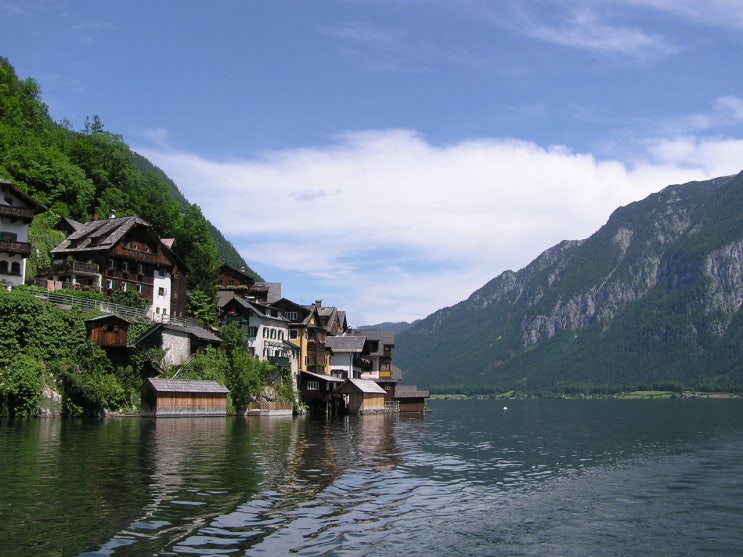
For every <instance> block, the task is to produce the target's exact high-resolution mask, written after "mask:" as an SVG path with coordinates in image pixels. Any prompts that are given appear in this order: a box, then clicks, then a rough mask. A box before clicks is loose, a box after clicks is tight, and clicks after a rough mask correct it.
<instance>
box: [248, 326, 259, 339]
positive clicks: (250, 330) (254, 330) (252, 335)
mask: <svg viewBox="0 0 743 557" xmlns="http://www.w3.org/2000/svg"><path fill="white" fill-rule="evenodd" d="M257 334H258V327H248V337H250V338H255V336H256V335H257Z"/></svg>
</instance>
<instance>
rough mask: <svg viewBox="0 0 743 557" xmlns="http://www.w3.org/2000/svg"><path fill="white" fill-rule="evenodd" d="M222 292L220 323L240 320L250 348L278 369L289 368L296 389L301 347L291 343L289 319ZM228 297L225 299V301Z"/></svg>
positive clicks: (256, 304)
mask: <svg viewBox="0 0 743 557" xmlns="http://www.w3.org/2000/svg"><path fill="white" fill-rule="evenodd" d="M221 294H223V293H220V295H219V297H218V298H219V310H220V325H221V326H224V325H227V324H229V323H239V324H240V325H241V327H242V329H243V331H244V332H245V338H246V347H247V349H248V351H249V352H250V353H251V354H252V355H253V356H255V357H257V358H258V359H260V360H267V361H269V362H271V363H272V364H274V365H275V366H276V367H278V368H279V369H286V370H288V371H290V375H291V378H292V386H293V388H295V389H296V388H297V374H298V373H299V356H300V348H299V346H297V345H296V344H293V343H291V342H289V320H288V319H287V318H286V317H283V316H281V315H279V312H278V311H277V310H276V309H274V308H272V307H271V306H267V305H265V304H261V303H258V302H255V301H250V300H249V299H248V298H247V297H245V296H237V295H236V296H232V297H223V296H222V295H221ZM225 300H226V301H225Z"/></svg>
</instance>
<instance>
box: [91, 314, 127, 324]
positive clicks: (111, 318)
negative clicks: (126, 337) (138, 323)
mask: <svg viewBox="0 0 743 557" xmlns="http://www.w3.org/2000/svg"><path fill="white" fill-rule="evenodd" d="M106 321H118V322H120V323H121V324H123V325H127V326H129V325H131V323H130V322H129V321H127V320H126V319H124V318H123V317H119V316H118V315H115V314H113V313H109V314H108V315H101V316H99V317H91V318H90V319H86V320H85V324H86V325H87V324H91V325H96V324H97V323H99V322H100V323H105V322H106Z"/></svg>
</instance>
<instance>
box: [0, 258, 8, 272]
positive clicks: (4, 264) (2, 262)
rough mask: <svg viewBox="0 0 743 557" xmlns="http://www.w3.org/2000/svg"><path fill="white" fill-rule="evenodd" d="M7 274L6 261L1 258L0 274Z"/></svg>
mask: <svg viewBox="0 0 743 557" xmlns="http://www.w3.org/2000/svg"><path fill="white" fill-rule="evenodd" d="M7 274H8V262H7V261H5V260H3V261H0V275H7Z"/></svg>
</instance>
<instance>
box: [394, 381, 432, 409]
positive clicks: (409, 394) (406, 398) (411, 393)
mask: <svg viewBox="0 0 743 557" xmlns="http://www.w3.org/2000/svg"><path fill="white" fill-rule="evenodd" d="M428 397H429V392H428V391H422V390H420V389H418V387H416V386H415V385H397V387H396V388H395V401H397V403H398V407H399V410H400V412H401V413H402V412H410V413H413V412H414V413H418V414H422V413H424V412H425V411H426V399H427V398H428Z"/></svg>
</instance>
